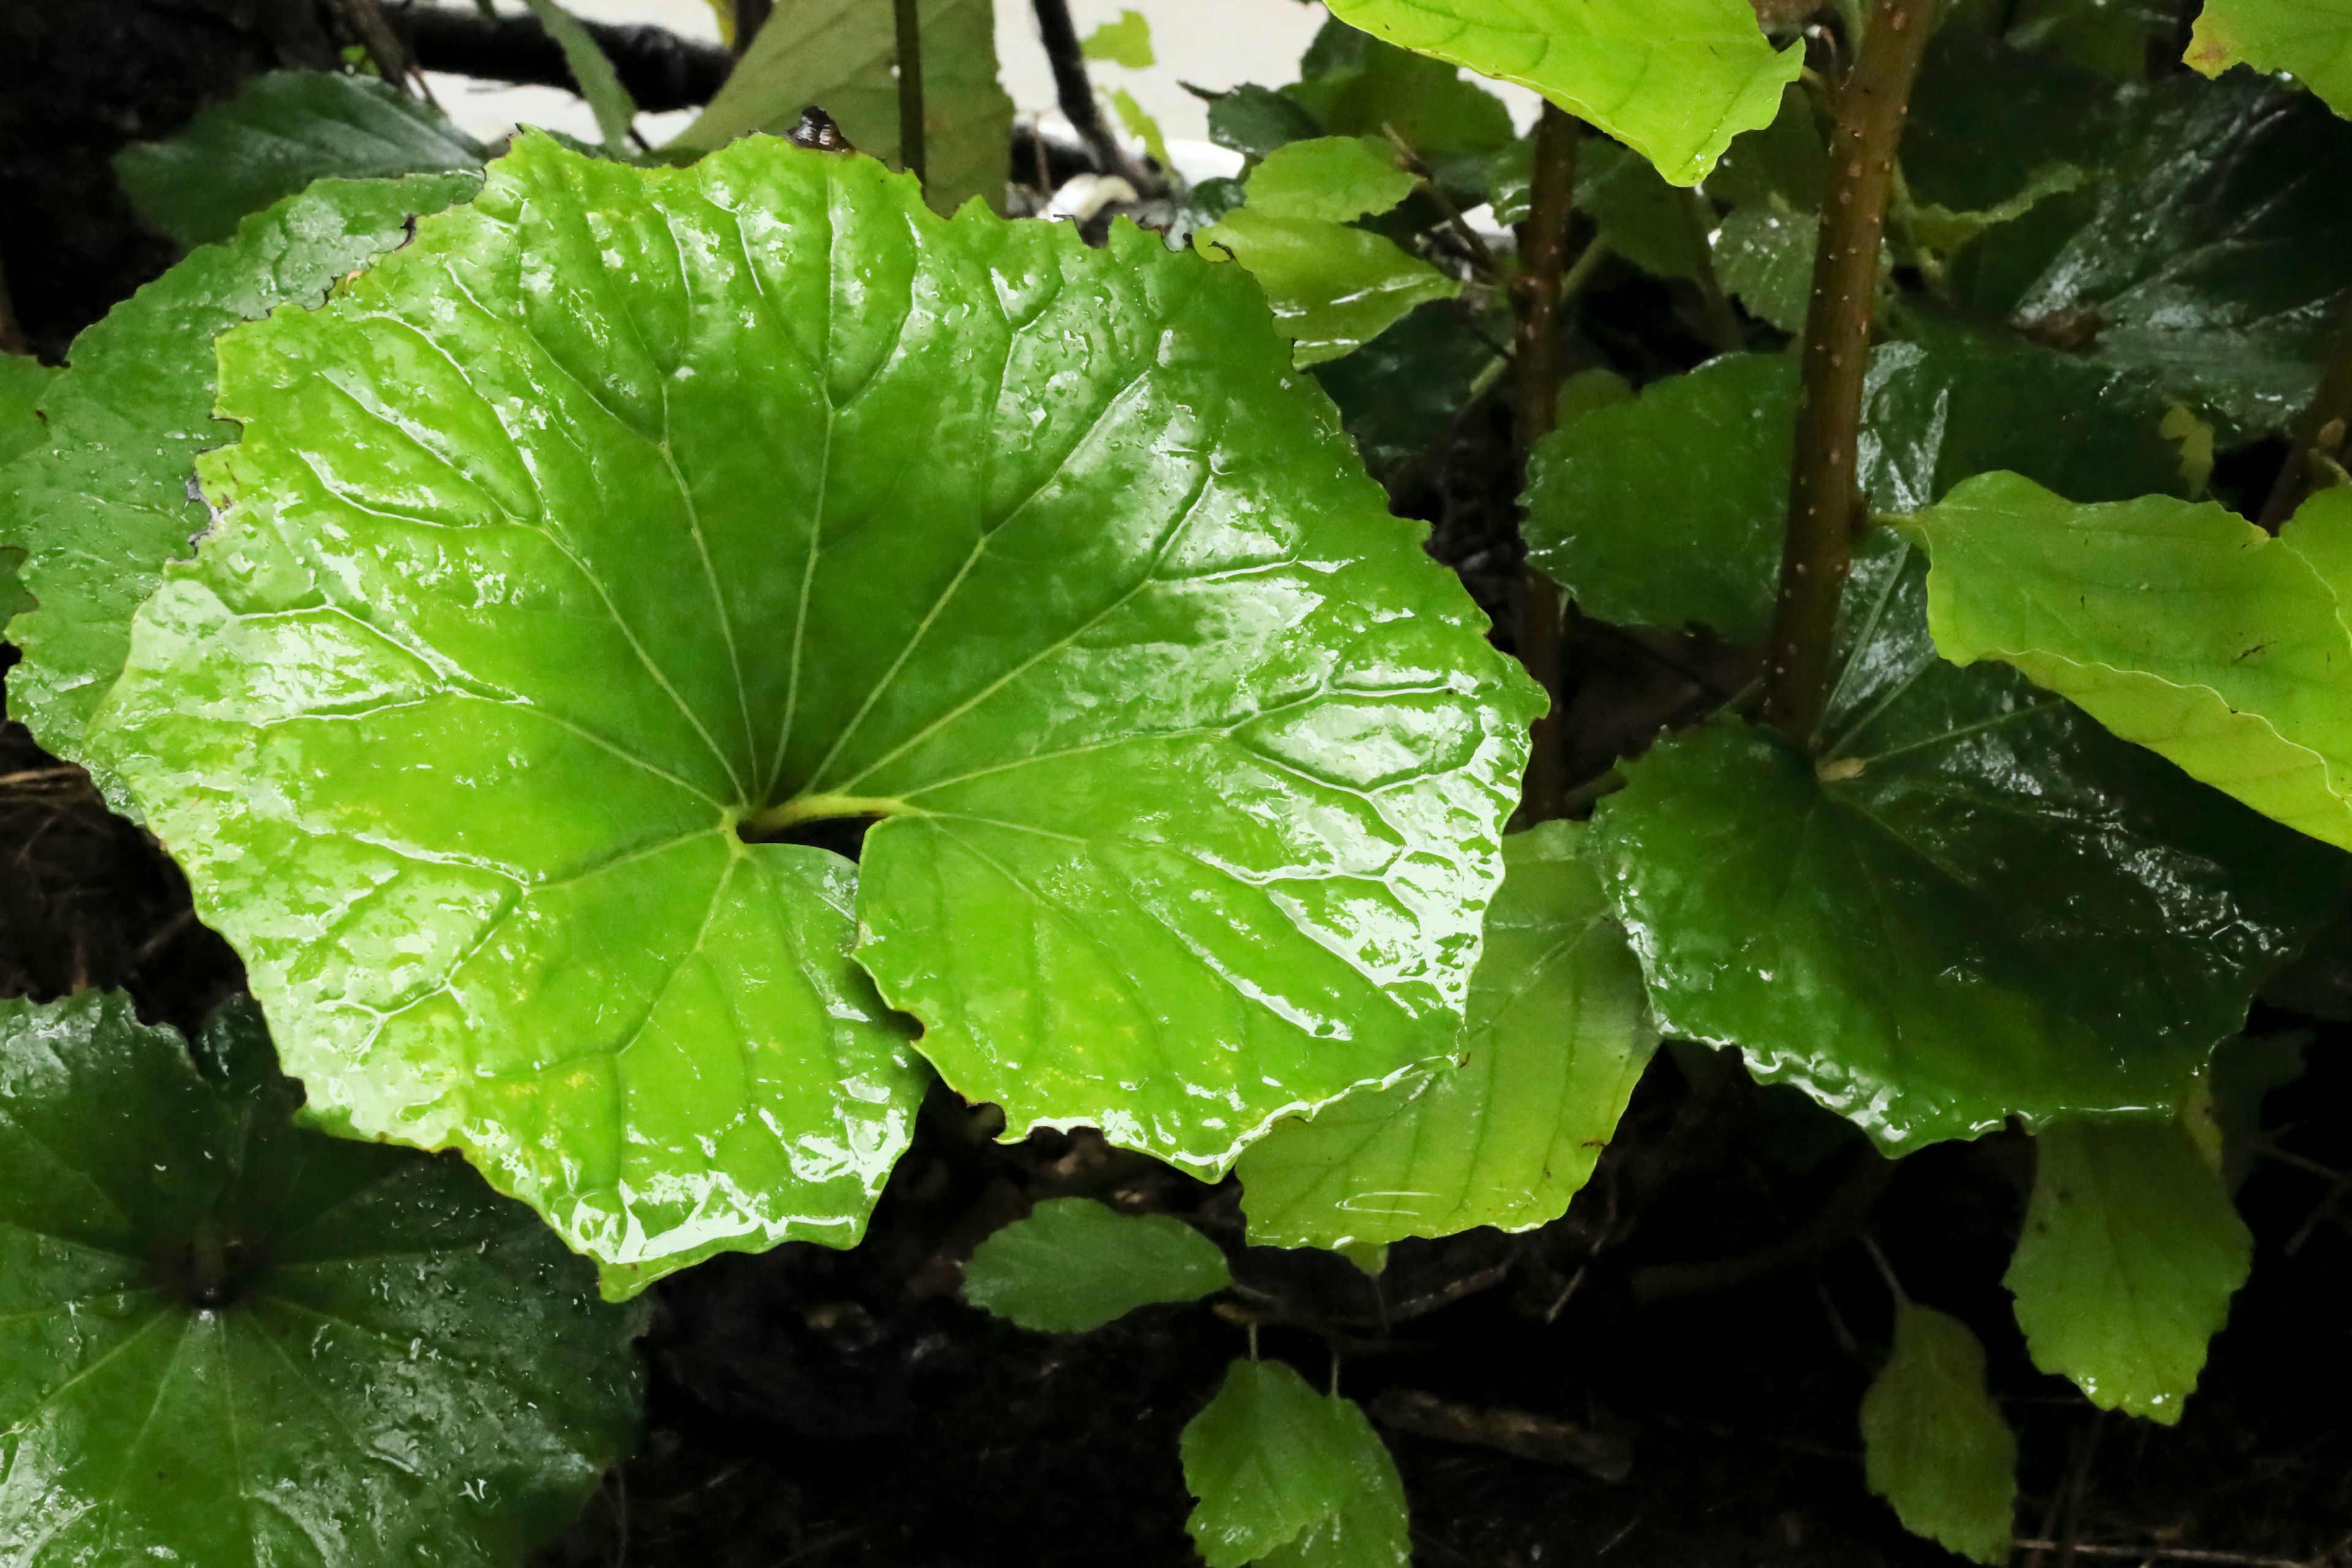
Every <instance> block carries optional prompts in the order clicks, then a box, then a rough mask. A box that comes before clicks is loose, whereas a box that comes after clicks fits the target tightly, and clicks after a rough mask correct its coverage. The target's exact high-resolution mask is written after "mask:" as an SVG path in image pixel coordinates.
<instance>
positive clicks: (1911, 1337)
mask: <svg viewBox="0 0 2352 1568" xmlns="http://www.w3.org/2000/svg"><path fill="white" fill-rule="evenodd" d="M1862 1446H1863V1468H1864V1474H1865V1475H1866V1476H1867V1477H1868V1479H1869V1481H1870V1489H1871V1490H1872V1491H1874V1492H1876V1493H1877V1494H1878V1495H1879V1496H1880V1497H1883V1498H1885V1500H1887V1501H1888V1502H1889V1503H1891V1504H1893V1505H1894V1508H1895V1517H1896V1518H1898V1519H1900V1520H1901V1521H1903V1525H1904V1528H1905V1529H1906V1530H1908V1531H1911V1532H1912V1533H1913V1534H1915V1535H1924V1536H1926V1537H1927V1539H1929V1540H1930V1541H1934V1542H1938V1543H1940V1544H1941V1545H1943V1546H1944V1547H1946V1548H1947V1549H1948V1550H1950V1551H1953V1552H1958V1553H1959V1554H1960V1555H1961V1556H1963V1557H1967V1558H1970V1559H1972V1560H1974V1561H1976V1562H1979V1563H2006V1562H2008V1561H2009V1557H2010V1538H2011V1531H2012V1528H2013V1526H2014V1524H2015V1521H2016V1518H2017V1436H2016V1435H2015V1434H2014V1433H2012V1432H2011V1430H2010V1429H2009V1423H2008V1422H2007V1421H2006V1420H2004V1419H2002V1417H2001V1414H2000V1406H1999V1405H1995V1404H1994V1403H1993V1402H1992V1396H1991V1395H1990V1394H1987V1393H1986V1392H1985V1354H1984V1347H1983V1346H1982V1345H1979V1344H1978V1343H1977V1337H1976V1335H1974V1334H1972V1333H1970V1332H1969V1328H1968V1325H1967V1324H1966V1323H1963V1322H1961V1321H1959V1320H1958V1318H1955V1317H1952V1316H1950V1315H1949V1314H1948V1313H1944V1312H1939V1311H1937V1310H1935V1309H1934V1308H1933V1307H1921V1306H1917V1305H1915V1304H1914V1303H1912V1302H1909V1301H1905V1302H1902V1303H1900V1304H1899V1305H1898V1306H1897V1307H1896V1309H1895V1353H1894V1354H1893V1355H1891V1356H1889V1357H1888V1358H1887V1362H1886V1364H1885V1366H1884V1367H1883V1368H1881V1369H1880V1370H1879V1373H1878V1376H1877V1377H1876V1378H1874V1379H1873V1380H1872V1382H1871V1384H1870V1392H1869V1393H1867V1394H1864V1395H1863V1399H1862Z"/></svg>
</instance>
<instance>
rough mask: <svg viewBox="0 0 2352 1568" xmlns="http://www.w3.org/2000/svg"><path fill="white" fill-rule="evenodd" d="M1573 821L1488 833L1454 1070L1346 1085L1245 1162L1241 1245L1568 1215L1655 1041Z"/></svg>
mask: <svg viewBox="0 0 2352 1568" xmlns="http://www.w3.org/2000/svg"><path fill="white" fill-rule="evenodd" d="M1580 832H1581V829H1580V828H1578V827H1575V826H1570V824H1568V823H1564V822H1551V823H1546V824H1544V825H1543V826H1539V827H1536V828H1533V829H1530V830H1529V831H1528V832H1526V833H1521V834H1517V835H1515V836H1513V837H1509V838H1507V839H1505V840H1504V841H1503V859H1504V865H1505V868H1506V869H1505V871H1504V874H1503V886H1502V890H1501V891H1500V892H1498V893H1496V896H1495V902H1494V905H1493V907H1492V908H1491V909H1490V910H1488V911H1487V914H1486V952H1485V954H1484V955H1483V956H1481V957H1480V959H1479V960H1478V969H1477V973H1475V974H1474V975H1472V976H1471V981H1470V1010H1469V1024H1470V1031H1469V1034H1468V1036H1467V1037H1465V1039H1464V1041H1463V1052H1464V1059H1463V1061H1462V1063H1461V1065H1460V1066H1458V1067H1456V1068H1453V1069H1452V1070H1451V1071H1444V1072H1440V1073H1437V1074H1436V1075H1434V1076H1433V1077H1432V1078H1431V1079H1427V1080H1426V1081H1424V1082H1412V1083H1404V1084H1398V1085H1395V1086H1392V1087H1390V1088H1386V1089H1360V1090H1358V1091H1357V1092H1356V1093H1354V1094H1351V1095H1349V1097H1348V1098H1347V1099H1345V1100H1341V1101H1339V1103H1338V1104H1337V1105H1332V1106H1328V1107H1326V1108H1325V1109H1324V1110H1322V1111H1320V1112H1318V1114H1317V1115H1316V1117H1315V1118H1314V1120H1313V1121H1286V1122H1284V1123H1282V1124H1281V1125H1279V1126H1277V1127H1276V1129H1275V1130H1274V1131H1272V1132H1271V1133H1269V1134H1267V1136H1266V1137H1265V1139H1264V1140H1263V1141H1262V1142H1257V1143H1255V1144H1252V1145H1251V1146H1250V1149H1249V1152H1247V1153H1245V1154H1244V1155H1243V1156H1242V1160H1241V1166H1240V1170H1241V1177H1242V1186H1243V1200H1242V1201H1243V1206H1244V1209H1245V1210H1246V1211H1247V1213H1248V1215H1249V1235H1250V1240H1251V1241H1252V1242H1253V1243H1255V1244H1256V1245H1260V1246H1273V1247H1332V1248H1338V1247H1366V1246H1378V1245H1382V1244H1385V1243H1388V1242H1392V1241H1401V1240H1402V1239H1403V1238H1404V1237H1409V1236H1451V1235H1452V1234H1454V1232H1455V1231H1460V1230H1468V1229H1470V1228H1471V1227H1472V1226H1481V1225H1491V1226H1496V1227H1497V1228H1498V1229H1502V1230H1530V1229H1533V1228H1534V1227H1535V1226H1539V1225H1544V1224H1548V1223H1549V1222H1550V1221H1552V1220H1555V1219H1558V1218H1559V1216H1560V1215H1563V1214H1566V1213H1567V1212H1568V1203H1569V1200H1570V1198H1572V1197H1574V1196H1575V1195H1576V1193H1577V1190H1578V1189H1579V1188H1580V1187H1581V1186H1583V1185H1584V1184H1585V1181H1586V1179H1587V1178H1589V1177H1590V1176H1591V1174H1592V1167H1593V1164H1594V1162H1596V1161H1597V1160H1599V1158H1600V1157H1601V1150H1602V1149H1603V1148H1605V1147H1606V1146H1607V1145H1608V1142H1609V1140H1610V1138H1611V1136H1612V1134H1614V1133H1615V1131H1617V1119H1618V1118H1619V1117H1620V1116H1622V1115H1623V1114H1624V1111H1625V1102H1626V1101H1627V1100H1629V1099H1631V1098H1632V1096H1633V1085H1634V1083H1635V1082H1636V1080H1638V1079H1640V1078H1641V1076H1642V1068H1643V1067H1644V1066H1645V1065H1646V1064H1647V1063H1648V1061H1649V1059H1650V1053H1651V1052H1652V1051H1653V1050H1654V1048H1656V1046H1657V1031H1656V1030H1655V1029H1654V1028H1653V1027H1652V1026H1651V1024H1650V1019H1649V1009H1648V1007H1647V1005H1645V1003H1644V1001H1643V993H1642V972H1641V968H1640V966H1639V965H1638V964H1636V963H1634V961H1633V952H1632V950H1631V949H1629V948H1628V947H1627V946H1626V944H1625V935H1624V932H1623V931H1622V930H1620V929H1619V927H1618V925H1617V921H1616V920H1615V918H1614V917H1613V916H1612V913H1611V911H1610V909H1609V904H1608V900H1606V899H1604V898H1603V897H1602V896H1601V884H1600V881H1599V879H1597V878H1596V877H1595V876H1594V875H1593V873H1592V871H1591V868H1590V867H1588V866H1586V865H1584V864H1583V863H1582V862H1581V861H1580V859H1579V858H1577V848H1576V842H1575V841H1576V837H1577V835H1578V834H1579V833H1580Z"/></svg>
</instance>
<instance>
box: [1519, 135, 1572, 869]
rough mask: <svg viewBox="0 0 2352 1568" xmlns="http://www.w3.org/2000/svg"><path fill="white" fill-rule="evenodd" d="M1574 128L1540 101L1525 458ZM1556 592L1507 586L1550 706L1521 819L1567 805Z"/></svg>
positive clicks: (1547, 389) (1526, 267)
mask: <svg viewBox="0 0 2352 1568" xmlns="http://www.w3.org/2000/svg"><path fill="white" fill-rule="evenodd" d="M1579 131H1580V126H1579V125H1578V124H1577V122H1576V121H1575V120H1574V119H1573V118H1572V117H1571V116H1570V115H1569V114H1568V113H1566V112H1565V111H1564V110H1561V109H1559V107H1558V106H1556V105H1554V104H1549V103H1547V104H1545V105H1544V109H1543V118H1542V119H1541V120H1540V121H1538V122H1537V124H1536V162H1535V178H1534V182H1533V184H1532V186H1531V188H1530V189H1529V191H1528V221H1527V222H1526V223H1524V224H1522V225H1520V226H1519V267H1520V270H1519V276H1518V278H1517V279H1516V282H1515V286H1514V288H1513V289H1512V304H1513V305H1514V306H1515V307H1516V308H1517V334H1516V337H1517V341H1516V343H1515V344H1514V347H1513V351H1512V355H1511V367H1512V371H1513V373H1514V374H1515V376H1516V380H1517V386H1516V390H1517V394H1518V398H1517V405H1518V406H1517V423H1516V428H1515V433H1516V435H1517V438H1518V446H1519V453H1520V456H1521V458H1522V459H1524V458H1526V456H1527V454H1528V452H1530V451H1532V450H1533V449H1534V447H1535V444H1536V443H1537V442H1538V441H1539V440H1541V439H1542V438H1543V437H1545V436H1547V435H1549V434H1550V432H1551V427H1552V423H1553V420H1554V419H1555V418H1556V416H1558V413H1559V380H1560V349H1559V308H1560V298H1561V294H1562V288H1561V280H1562V279H1563V278H1564V277H1565V275H1566V273H1567V269H1568V268H1567V262H1568V227H1569V218H1570V216H1571V215H1572V214H1573V212H1574V210H1575V204H1576V139H1577V133H1578V132H1579ZM1560 615H1561V605H1560V595H1559V587H1558V586H1556V585H1555V584H1553V583H1552V581H1551V579H1550V578H1549V577H1546V576H1545V575H1544V574H1542V573H1540V572H1538V571H1537V570H1535V568H1533V567H1531V566H1530V567H1526V568H1523V569H1522V570H1521V572H1520V574H1519V581H1518V584H1517V587H1516V588H1515V589H1514V591H1513V593H1512V604H1511V621H1512V631H1513V633H1514V634H1515V636H1516V637H1517V643H1518V648H1519V659H1520V662H1522V663H1523V664H1525V665H1526V666H1527V667H1528V673H1529V674H1530V675H1532V676H1534V677H1535V678H1536V679H1537V680H1538V681H1540V682H1541V683H1542V685H1543V689H1545V690H1546V691H1548V692H1549V693H1550V694H1551V710H1550V711H1549V713H1547V714H1546V715H1545V716H1544V717H1543V718H1541V719H1538V721H1536V726H1535V734H1534V736H1533V740H1532V750H1530V751H1529V752H1528V774H1527V779H1526V782H1525V785H1524V788H1523V791H1522V794H1521V797H1520V800H1521V804H1520V806H1519V810H1520V813H1521V815H1522V816H1523V817H1524V818H1525V819H1526V820H1527V821H1529V822H1543V821H1548V820H1549V819H1550V818H1552V817H1555V816H1560V815H1561V814H1562V813H1563V812H1564V811H1565V810H1566V809H1567V793H1568V779H1567V775H1566V771H1565V769H1566V763H1567V748H1566V746H1565V745H1564V744H1563V742H1562V739H1561V733H1560V731H1561V728H1562V720H1563V718H1564V717H1565V715H1564V712H1563V709H1564V707H1565V698H1566V693H1565V691H1564V689H1563V687H1564V682H1563V679H1562V674H1563V672H1562V669H1561V665H1560V652H1561V648H1560V643H1561V636H1560Z"/></svg>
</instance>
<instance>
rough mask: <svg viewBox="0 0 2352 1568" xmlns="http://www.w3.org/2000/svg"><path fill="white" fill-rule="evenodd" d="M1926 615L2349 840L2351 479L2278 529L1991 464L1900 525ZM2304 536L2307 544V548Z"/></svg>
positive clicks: (2293, 815) (2097, 712)
mask: <svg viewBox="0 0 2352 1568" xmlns="http://www.w3.org/2000/svg"><path fill="white" fill-rule="evenodd" d="M1907 526H1908V527H1909V528H1910V530H1911V531H1913V532H1915V533H1916V535H1917V537H1919V538H1920V539H1921V540H1923V541H1924V542H1926V543H1927V548H1928V551H1929V552H1930V554H1931V555H1932V556H1933V558H1934V561H1935V570H1934V571H1933V572H1931V573H1930V574H1928V578H1927V624H1928V626H1929V628H1930V630H1932V631H1933V632H1934V634H1935V637H1936V647H1937V649H1938V650H1939V651H1940V652H1941V653H1942V654H1943V655H1944V657H1945V658H1949V659H1951V660H1953V661H1954V662H1955V663H1958V664H1968V663H1971V662H1973V661H1975V660H1977V659H1980V658H1984V659H1998V660H2000V662H2001V663H2004V664H2008V665H2011V666H2013V667H2014V668H2018V669H2020V670H2022V671H2023V672H2024V673H2025V674H2026V675H2028V676H2030V677H2032V679H2033V680H2034V681H2035V682H2036V683H2037V684H2039V685H2041V686H2043V687H2046V688H2048V689H2051V690H2053V691H2055V692H2058V693H2059V694H2060V695H2062V696H2063V697H2066V698H2067V699H2069V700H2072V701H2074V702H2076V703H2078V704H2080V705H2081V706H2082V707H2083V708H2084V710H2086V711H2088V712H2089V713H2090V714H2091V715H2092V716H2093V717H2094V718H2095V719H2097V720H2098V721H2100V722H2101V723H2103V724H2105V726H2106V727H2107V728H2108V729H2110V730H2112V731H2115V732H2116V734H2118V735H2121V736H2122V737H2123V738H2124V739H2126V740H2127V741H2136V742H2139V743H2140V744H2142V745H2144V746H2148V747H2150V748H2152V749H2154V750H2155V751H2158V752H2161V753H2163V754H2164V755H2165V756H2167V757H2168V758H2170V759H2171V760H2172V761H2173V762H2174V763H2178V764H2179V766H2180V767H2181V768H2182V769H2183V770H2185V771H2186V772H2187V773H2189V774H2190V775H2191V776H2193V777H2196V778H2200V779H2202V780H2204V781H2205V782H2206V783H2208V784H2212V785H2213V786H2214V787H2215V788H2217V789H2221V790H2226V791H2227V792H2228V793H2230V794H2231V795H2235V796H2237V797H2238V798H2239V799H2240V800H2242V801H2244V802H2245V803H2246V804H2247V805H2251V806H2252V807H2253V808H2254V809H2255V810H2257V811H2260V812H2262V813H2263V815H2265V816H2272V817H2275V818H2277V819H2278V820H2279V821H2281V822H2284V823H2286V824H2287V825H2288V826H2292V827H2294V828H2295V829H2296V830H2298V831H2299V832H2303V833H2308V834H2310V835H2311V836H2312V837H2315V838H2320V839H2324V840H2326V842H2328V843H2330V844H2333V845H2336V846H2337V847H2352V628H2348V627H2347V624H2346V619H2345V614H2346V612H2345V608H2344V595H2352V572H2347V573H2343V574H2337V572H2336V569H2338V568H2352V491H2346V490H2343V489H2327V490H2322V491H2320V492H2319V493H2318V494H2317V495H2315V496H2314V497H2313V498H2312V499H2311V500H2309V501H2308V502H2306V503H2305V506H2304V508H2303V510H2302V511H2301V512H2300V513H2299V514H2298V515H2297V516H2296V517H2295V518H2294V520H2293V521H2291V522H2290V524H2289V525H2288V526H2287V528H2286V529H2285V530H2284V531H2283V533H2282V535H2281V537H2279V538H2276V539H2273V538H2271V537H2270V536H2269V535H2267V534H2265V533H2264V532H2263V531H2262V530H2261V529H2259V528H2257V527H2255V526H2254V525H2253V524H2252V523H2251V522H2248V521H2246V520H2245V519H2243V518H2242V517H2240V516H2238V515H2237V514H2236V513H2234V512H2231V511H2229V510H2225V509H2223V508H2222V507H2220V506H2217V505H2215V504H2214V503H2212V502H2210V501H2206V502H2200V503H2191V502H2189V501H2181V500H2172V499H2170V498H2168V497H2165V496H2147V497H2144V498H2142V499H2140V500H2127V501H2118V502H2115V503H2112V504H2109V505H2105V506H2075V505H2073V504H2072V503H2070V502H2068V501H2067V500H2064V499H2063V498H2062V497H2059V496H2055V495H2053V494H2051V493H2050V492H2049V491H2048V490H2045V489H2042V488H2041V487H2040V486H2039V485H2036V484H2034V483H2033V482H2032V481H2031V480H2029V479H2021V478H2019V477H2018V476H2017V475H2014V474H1987V475H1985V476H1983V477H1982V478H1980V479H1972V480H1970V481H1969V483H1967V484H1965V485H1962V486H1961V487H1960V488H1959V489H1956V490H1954V491H1953V492H1952V494H1951V496H1950V497H1949V498H1948V499H1947V500H1945V501H1944V503H1943V504H1942V505H1940V506H1937V507H1934V508H1931V509H1930V510H1927V511H1925V512H1922V513H1920V514H1919V515H1918V517H1916V519H1914V520H1913V521H1912V522H1911V523H1910V524H1908V525H1907ZM2306 546H2308V548H2307V549H2306Z"/></svg>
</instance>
